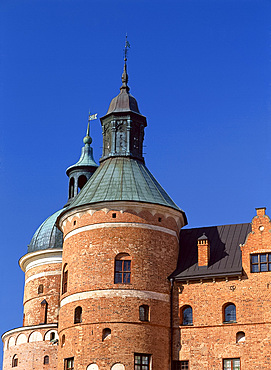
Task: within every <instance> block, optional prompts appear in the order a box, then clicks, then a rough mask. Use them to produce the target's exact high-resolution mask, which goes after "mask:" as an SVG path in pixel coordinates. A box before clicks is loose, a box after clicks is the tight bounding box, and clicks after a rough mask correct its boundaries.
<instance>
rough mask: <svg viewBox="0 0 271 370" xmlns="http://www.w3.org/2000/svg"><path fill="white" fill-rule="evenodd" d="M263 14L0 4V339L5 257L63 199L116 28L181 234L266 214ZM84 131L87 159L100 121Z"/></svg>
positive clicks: (100, 104) (151, 158) (19, 289)
mask: <svg viewBox="0 0 271 370" xmlns="http://www.w3.org/2000/svg"><path fill="white" fill-rule="evenodd" d="M270 20H271V2H270V1H262V0H227V1H224V0H197V1H196V0H176V1H169V0H168V1H164V0H163V1H151V0H149V1H146V0H144V1H143V0H125V1H120V0H114V1H112V0H108V1H105V0H96V1H95V0H93V1H91V0H73V1H72V0H71V1H69V0H12V1H11V0H2V1H1V2H0V48H1V49H0V73H1V75H0V100H1V108H0V122H1V127H0V171H1V181H0V198H1V199H0V200H1V216H0V217H1V252H2V258H1V262H0V263H1V269H0V271H1V294H0V311H1V312H0V317H1V320H0V332H1V333H3V332H4V331H7V330H9V329H12V328H14V327H17V326H21V324H22V294H23V283H24V276H23V273H22V272H21V271H20V268H19V267H18V264H17V261H18V259H19V258H20V257H21V256H22V255H24V254H25V253H26V250H27V245H28V244H29V242H30V240H31V237H32V235H33V233H34V232H35V230H36V228H37V227H38V226H39V225H40V223H41V222H42V221H43V220H44V219H45V218H46V217H47V216H49V215H50V214H52V213H53V212H54V211H56V210H57V209H59V208H61V207H62V206H63V204H65V202H66V199H67V194H68V191H67V189H68V180H67V177H66V175H65V170H66V168H67V167H68V166H69V165H71V164H73V163H75V162H76V161H77V160H78V158H79V156H80V151H81V146H82V138H83V136H84V134H85V130H86V125H87V115H88V110H89V109H91V111H92V112H95V113H96V112H98V114H99V115H100V116H102V115H104V114H105V113H106V111H107V108H108V106H109V103H110V101H111V99H112V98H113V97H114V96H115V95H117V94H118V92H119V87H120V86H121V79H120V77H121V73H122V68H123V51H122V50H123V46H124V38H125V33H126V32H127V33H128V39H129V42H130V44H131V49H130V52H129V60H128V73H129V85H130V87H131V93H132V94H133V95H134V96H135V97H136V98H137V101H138V104H139V109H140V111H141V113H142V114H144V115H145V116H146V117H147V120H148V127H147V129H146V136H145V145H146V147H145V153H146V154H145V159H146V164H147V166H148V168H149V169H150V170H151V172H152V173H153V175H154V176H155V177H156V179H157V180H158V181H159V182H160V183H161V184H162V186H163V187H164V188H165V189H166V190H167V192H168V193H169V195H170V196H171V197H172V198H173V199H174V201H175V202H176V203H177V204H178V205H179V206H180V207H181V208H182V209H183V210H185V212H186V214H187V217H188V221H189V226H190V227H195V226H202V225H218V224H229V223H240V222H249V221H250V220H251V218H252V217H253V216H254V215H255V210H254V208H255V207H261V206H266V207H267V213H269V215H271V198H270V187H271V174H270V160H271V150H270V144H271V143H270V135H271V134H270V59H271V52H270V50H271V49H270V45H271V37H270V32H271V21H270ZM92 137H93V147H94V155H95V158H96V161H98V159H99V157H100V155H101V146H102V135H101V126H100V123H99V121H96V122H95V123H94V124H93V127H92Z"/></svg>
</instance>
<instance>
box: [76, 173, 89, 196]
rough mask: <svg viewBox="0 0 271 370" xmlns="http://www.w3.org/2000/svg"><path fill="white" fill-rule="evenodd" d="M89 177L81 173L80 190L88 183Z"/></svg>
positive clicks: (79, 179)
mask: <svg viewBox="0 0 271 370" xmlns="http://www.w3.org/2000/svg"><path fill="white" fill-rule="evenodd" d="M86 182H87V178H86V176H85V175H81V176H79V178H78V192H79V191H80V190H82V189H83V187H84V186H85V185H86Z"/></svg>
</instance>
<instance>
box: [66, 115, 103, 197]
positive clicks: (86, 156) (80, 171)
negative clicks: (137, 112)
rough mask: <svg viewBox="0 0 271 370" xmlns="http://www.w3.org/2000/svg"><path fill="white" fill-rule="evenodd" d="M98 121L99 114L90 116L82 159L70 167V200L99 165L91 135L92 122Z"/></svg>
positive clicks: (68, 171) (67, 171) (68, 173)
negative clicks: (94, 153) (94, 154)
mask: <svg viewBox="0 0 271 370" xmlns="http://www.w3.org/2000/svg"><path fill="white" fill-rule="evenodd" d="M93 119H97V114H92V115H91V114H90V112H89V115H88V125H87V132H86V136H85V137H84V139H83V143H84V144H85V145H84V146H83V147H82V152H81V157H80V158H79V161H78V162H76V163H75V164H74V165H73V166H70V167H69V168H68V169H67V170H66V173H67V175H68V176H69V179H70V181H69V200H70V199H72V198H73V197H75V196H76V195H77V193H78V192H79V191H80V189H82V187H83V186H84V185H85V183H86V182H87V180H89V178H90V177H91V176H92V175H93V173H94V172H95V170H96V169H97V167H98V165H97V163H96V162H95V160H94V158H93V149H92V147H91V146H90V144H91V143H92V138H91V136H90V134H89V132H90V121H92V120H93Z"/></svg>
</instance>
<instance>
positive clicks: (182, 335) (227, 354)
mask: <svg viewBox="0 0 271 370" xmlns="http://www.w3.org/2000/svg"><path fill="white" fill-rule="evenodd" d="M270 231H271V223H270V219H269V218H268V217H267V216H266V215H265V214H264V210H262V209H261V210H258V211H257V216H256V217H254V218H253V220H252V232H251V233H250V234H249V235H248V237H247V240H246V242H245V244H244V245H243V246H242V247H241V250H242V263H243V276H242V278H241V279H238V278H237V277H236V279H233V278H231V279H227V278H226V277H225V278H224V279H215V280H214V281H211V280H209V281H204V280H203V281H202V282H188V283H184V284H178V288H179V292H178V291H177V289H175V293H176V294H177V293H178V294H179V308H180V312H181V309H182V307H183V306H185V305H190V306H191V307H192V309H193V325H192V326H180V323H181V320H180V315H179V318H178V320H179V322H178V320H177V318H176V317H175V322H174V325H175V343H174V351H175V359H178V358H179V359H181V360H189V363H190V367H191V369H212V370H217V369H219V368H222V360H223V358H239V357H240V360H241V368H242V369H245V370H252V369H253V370H254V369H259V370H260V369H261V370H270V368H271V358H270V345H271V332H270V329H271V308H270V299H271V272H259V273H251V266H250V255H251V253H262V252H270V253H271V233H270ZM227 303H233V304H234V305H235V306H236V323H223V321H224V319H225V318H224V316H223V309H224V307H225V305H226V304H227ZM240 331H242V332H244V333H245V341H243V342H240V343H236V334H237V333H238V332H240Z"/></svg>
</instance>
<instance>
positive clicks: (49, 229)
mask: <svg viewBox="0 0 271 370" xmlns="http://www.w3.org/2000/svg"><path fill="white" fill-rule="evenodd" d="M61 212H63V209H60V210H59V211H57V212H55V213H54V214H52V216H50V217H48V218H47V219H46V220H45V221H44V222H43V223H42V224H41V225H40V227H39V228H38V229H37V231H36V232H35V234H34V235H33V238H32V239H31V242H30V244H29V245H28V251H27V252H28V253H31V252H36V251H39V250H44V249H52V248H55V249H59V248H62V244H63V234H62V232H61V231H60V230H59V229H58V228H57V227H56V224H55V223H56V219H57V217H58V216H59V215H60V213H61Z"/></svg>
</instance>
